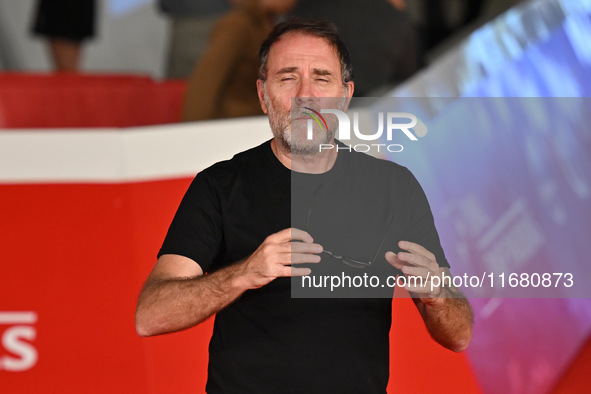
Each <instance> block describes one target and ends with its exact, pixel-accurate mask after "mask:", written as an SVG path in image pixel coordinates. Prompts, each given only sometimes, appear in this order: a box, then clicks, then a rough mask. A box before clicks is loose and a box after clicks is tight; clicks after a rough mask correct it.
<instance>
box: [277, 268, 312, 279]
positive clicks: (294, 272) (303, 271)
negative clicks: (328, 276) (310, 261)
mask: <svg viewBox="0 0 591 394" xmlns="http://www.w3.org/2000/svg"><path fill="white" fill-rule="evenodd" d="M311 273H312V270H311V269H310V268H303V267H283V268H282V269H281V270H280V271H279V274H278V275H277V276H283V277H289V276H307V275H310V274H311Z"/></svg>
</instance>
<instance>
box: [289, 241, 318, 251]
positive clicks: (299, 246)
mask: <svg viewBox="0 0 591 394" xmlns="http://www.w3.org/2000/svg"><path fill="white" fill-rule="evenodd" d="M289 246H290V250H291V253H322V250H323V247H322V245H319V244H315V243H305V242H291V243H290V244H289Z"/></svg>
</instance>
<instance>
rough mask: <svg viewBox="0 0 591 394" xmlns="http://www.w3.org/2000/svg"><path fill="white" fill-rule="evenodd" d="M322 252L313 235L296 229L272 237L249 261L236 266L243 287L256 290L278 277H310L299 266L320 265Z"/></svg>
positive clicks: (270, 236) (305, 269)
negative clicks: (306, 264)
mask: <svg viewBox="0 0 591 394" xmlns="http://www.w3.org/2000/svg"><path fill="white" fill-rule="evenodd" d="M322 250H323V248H322V246H321V245H319V244H315V243H314V240H313V239H312V236H311V235H310V234H308V233H307V232H305V231H303V230H299V229H297V228H288V229H285V230H281V231H279V232H277V233H275V234H272V235H269V236H268V237H267V238H266V239H265V241H263V243H262V244H261V245H260V246H259V247H258V248H257V250H255V251H254V253H253V254H252V255H250V257H248V258H247V259H246V260H244V261H242V262H241V263H238V264H237V267H236V268H237V269H238V270H239V273H238V274H239V277H240V281H241V285H242V286H244V287H245V288H247V289H256V288H259V287H262V286H265V285H266V284H268V283H269V282H271V281H273V280H274V279H276V278H278V277H286V276H305V275H309V274H310V272H311V270H310V268H303V267H297V265H298V264H305V263H318V262H320V256H319V254H320V253H321V252H322Z"/></svg>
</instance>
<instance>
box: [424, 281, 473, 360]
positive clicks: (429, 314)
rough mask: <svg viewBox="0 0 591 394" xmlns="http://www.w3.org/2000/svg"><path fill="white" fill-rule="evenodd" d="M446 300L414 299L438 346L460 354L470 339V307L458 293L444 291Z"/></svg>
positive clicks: (471, 318) (471, 313)
mask: <svg viewBox="0 0 591 394" xmlns="http://www.w3.org/2000/svg"><path fill="white" fill-rule="evenodd" d="M446 292H448V294H446V295H447V296H448V297H447V298H438V299H415V300H414V301H415V303H416V304H417V308H418V309H419V312H420V313H421V315H422V317H423V320H424V321H425V325H426V326H427V330H428V331H429V333H430V334H431V336H432V337H433V339H435V340H436V341H437V342H438V343H439V344H441V345H442V346H444V347H446V348H448V349H450V350H453V351H454V352H461V351H463V350H465V349H466V348H467V347H468V344H469V343H470V339H471V338H472V323H473V320H474V315H473V312H472V307H471V306H470V303H469V302H468V300H467V299H466V298H464V297H463V296H461V294H460V293H459V291H457V290H455V289H453V290H451V289H446Z"/></svg>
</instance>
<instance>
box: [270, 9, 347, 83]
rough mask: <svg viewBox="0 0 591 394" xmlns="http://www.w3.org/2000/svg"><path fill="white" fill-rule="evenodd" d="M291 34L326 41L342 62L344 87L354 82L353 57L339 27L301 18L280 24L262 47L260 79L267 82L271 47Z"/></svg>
mask: <svg viewBox="0 0 591 394" xmlns="http://www.w3.org/2000/svg"><path fill="white" fill-rule="evenodd" d="M289 32H297V33H303V34H308V35H311V36H315V37H319V38H323V39H325V40H326V41H327V42H328V43H329V44H330V45H331V46H332V47H333V48H335V50H336V51H337V55H338V57H339V60H340V62H341V79H342V82H343V85H344V84H345V83H347V82H349V81H352V80H353V64H352V63H351V56H350V55H349V51H348V50H347V47H346V46H345V43H344V42H343V40H342V39H341V37H340V36H339V33H338V31H337V27H336V26H335V25H334V23H332V22H329V21H324V20H309V19H300V18H291V19H289V20H287V21H285V22H282V23H279V24H278V25H276V26H275V28H274V29H273V30H272V31H271V33H269V36H268V37H267V39H266V40H265V42H263V44H262V45H261V50H260V51H259V79H261V80H263V81H266V80H267V62H268V60H269V52H270V51H271V46H272V45H273V44H274V43H275V42H277V41H279V39H280V38H281V36H282V35H284V34H286V33H289Z"/></svg>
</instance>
